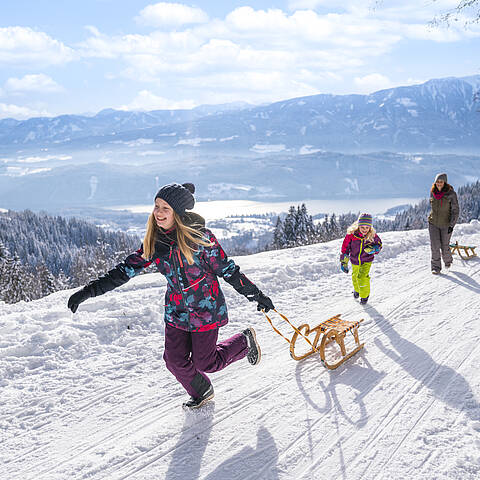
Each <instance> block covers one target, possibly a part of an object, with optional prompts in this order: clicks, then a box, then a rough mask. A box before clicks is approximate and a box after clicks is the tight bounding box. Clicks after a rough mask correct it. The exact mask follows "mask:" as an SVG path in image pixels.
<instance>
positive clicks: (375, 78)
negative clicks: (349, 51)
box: [354, 73, 393, 93]
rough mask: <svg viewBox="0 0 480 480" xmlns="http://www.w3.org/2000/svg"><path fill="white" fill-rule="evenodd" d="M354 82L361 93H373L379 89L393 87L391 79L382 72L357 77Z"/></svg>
mask: <svg viewBox="0 0 480 480" xmlns="http://www.w3.org/2000/svg"><path fill="white" fill-rule="evenodd" d="M354 83H355V85H356V86H357V88H358V91H359V93H373V92H376V91H377V90H383V89H385V88H390V87H393V84H392V82H391V81H390V79H389V78H388V77H386V76H385V75H381V74H380V73H371V74H370V75H365V76H364V77H356V78H355V80H354Z"/></svg>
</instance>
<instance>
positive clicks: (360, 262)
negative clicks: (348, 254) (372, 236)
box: [358, 238, 363, 266]
mask: <svg viewBox="0 0 480 480" xmlns="http://www.w3.org/2000/svg"><path fill="white" fill-rule="evenodd" d="M362 249H363V238H362V239H361V240H360V250H359V252H358V265H359V266H360V265H361V264H362V261H361V260H360V257H361V256H362Z"/></svg>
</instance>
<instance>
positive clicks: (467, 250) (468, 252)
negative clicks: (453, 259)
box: [450, 242, 477, 260]
mask: <svg viewBox="0 0 480 480" xmlns="http://www.w3.org/2000/svg"><path fill="white" fill-rule="evenodd" d="M476 248H477V247H470V246H466V245H459V244H458V242H455V243H451V244H450V251H451V252H452V253H458V255H459V257H460V258H463V260H468V259H470V258H473V257H476V256H477V254H476V253H475V249H476ZM462 250H463V254H465V256H464V255H463V254H462Z"/></svg>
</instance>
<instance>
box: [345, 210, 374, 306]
mask: <svg viewBox="0 0 480 480" xmlns="http://www.w3.org/2000/svg"><path fill="white" fill-rule="evenodd" d="M381 249H382V241H381V240H380V237H379V236H378V235H377V234H376V232H375V229H374V228H373V226H372V216H371V215H370V214H368V213H362V214H361V215H360V216H359V217H358V220H357V221H356V222H354V223H353V224H352V225H350V227H348V229H347V235H346V236H345V239H344V240H343V243H342V253H341V254H340V268H341V269H342V271H343V272H345V273H348V261H349V260H350V262H351V263H352V283H353V296H354V297H355V298H358V297H360V303H361V304H362V305H365V304H366V303H367V302H368V297H369V296H370V275H369V272H370V267H371V266H372V262H373V259H374V258H375V255H376V254H377V253H379V252H380V250H381Z"/></svg>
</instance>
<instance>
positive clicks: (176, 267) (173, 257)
mask: <svg viewBox="0 0 480 480" xmlns="http://www.w3.org/2000/svg"><path fill="white" fill-rule="evenodd" d="M172 249H173V245H172V246H171V247H170V257H171V258H172V259H173V265H174V267H175V276H176V277H177V284H178V287H179V290H180V293H181V295H182V302H183V306H184V308H185V311H186V313H187V318H188V329H189V330H190V331H191V330H192V326H191V324H190V312H189V310H188V307H187V301H186V300H185V295H184V293H183V288H182V284H181V283H180V276H179V275H178V270H179V269H180V265H177V260H176V259H175V255H172Z"/></svg>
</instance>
